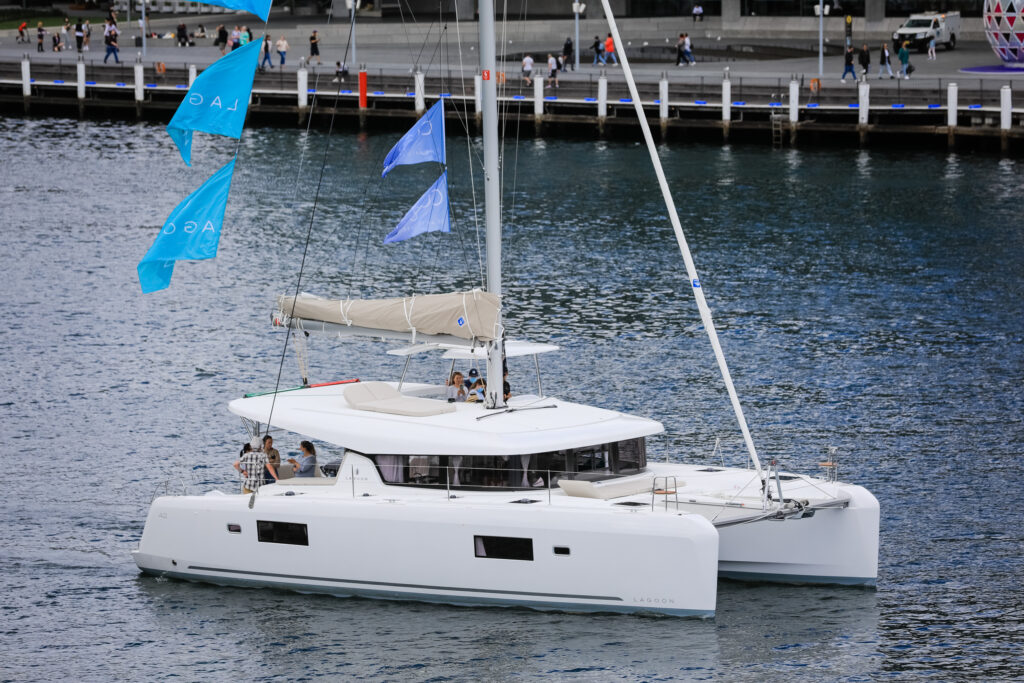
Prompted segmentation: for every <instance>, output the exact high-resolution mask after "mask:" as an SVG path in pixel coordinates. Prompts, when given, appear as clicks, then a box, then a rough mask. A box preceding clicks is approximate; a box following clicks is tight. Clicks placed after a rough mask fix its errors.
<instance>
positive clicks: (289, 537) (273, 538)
mask: <svg viewBox="0 0 1024 683" xmlns="http://www.w3.org/2000/svg"><path fill="white" fill-rule="evenodd" d="M256 536H257V538H259V540H260V543H284V544H287V545H309V535H308V534H307V532H306V525H305V524H295V523H293V522H266V521H263V520H257V521H256Z"/></svg>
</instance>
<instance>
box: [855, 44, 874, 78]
mask: <svg viewBox="0 0 1024 683" xmlns="http://www.w3.org/2000/svg"><path fill="white" fill-rule="evenodd" d="M857 61H858V62H859V63H860V71H861V78H862V79H863V80H865V81H866V80H867V79H868V72H869V71H871V51H870V50H868V45H867V43H865V44H864V45H862V46H861V48H860V54H859V55H857Z"/></svg>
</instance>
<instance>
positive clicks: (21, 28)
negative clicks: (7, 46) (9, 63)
mask: <svg viewBox="0 0 1024 683" xmlns="http://www.w3.org/2000/svg"><path fill="white" fill-rule="evenodd" d="M26 28H28V22H27V21H23V22H21V23H20V24H18V42H19V43H27V42H28V33H26V32H25V29H26Z"/></svg>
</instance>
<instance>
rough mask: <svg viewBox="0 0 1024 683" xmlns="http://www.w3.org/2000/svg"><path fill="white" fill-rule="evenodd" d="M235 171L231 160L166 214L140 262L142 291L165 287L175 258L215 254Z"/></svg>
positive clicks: (197, 258) (192, 258) (152, 290)
mask: <svg viewBox="0 0 1024 683" xmlns="http://www.w3.org/2000/svg"><path fill="white" fill-rule="evenodd" d="M234 170H235V160H234V159H232V160H231V161H229V162H228V163H227V164H226V165H225V166H224V167H222V168H221V169H220V170H219V171H217V172H216V173H214V174H213V175H212V176H210V178H209V180H207V181H206V182H205V183H203V184H202V185H200V187H199V189H198V190H196V191H195V192H193V193H192V194H190V195H189V196H188V197H186V198H185V201H183V202H182V203H181V204H178V206H177V207H176V208H175V209H174V211H172V212H171V215H170V216H168V217H167V221H166V222H165V223H164V226H163V228H161V229H160V234H159V235H157V236H156V240H155V241H154V242H153V246H151V247H150V248H149V251H147V252H146V255H145V256H143V257H142V260H141V261H140V262H139V267H138V271H139V284H140V285H142V292H143V294H148V293H150V292H155V291H158V290H161V289H166V288H167V286H168V285H170V284H171V274H172V273H173V272H174V262H175V261H178V260H191V261H198V260H201V259H209V258H213V257H214V256H216V255H217V245H218V244H219V243H220V230H221V226H222V225H223V223H224V209H225V208H226V207H227V202H228V191H229V190H230V189H231V176H232V174H233V173H234Z"/></svg>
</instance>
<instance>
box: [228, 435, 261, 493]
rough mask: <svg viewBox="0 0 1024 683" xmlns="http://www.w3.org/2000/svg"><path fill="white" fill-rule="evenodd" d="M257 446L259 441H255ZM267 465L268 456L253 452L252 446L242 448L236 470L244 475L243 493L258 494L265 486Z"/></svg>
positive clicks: (258, 451)
mask: <svg viewBox="0 0 1024 683" xmlns="http://www.w3.org/2000/svg"><path fill="white" fill-rule="evenodd" d="M255 441H256V443H257V445H258V444H259V440H258V439H256V440H255ZM266 465H267V454H266V453H264V452H263V451H260V450H253V447H252V444H248V443H247V444H245V445H244V446H242V452H241V453H239V454H238V460H236V461H235V465H234V467H235V469H236V470H238V471H239V472H241V473H242V493H256V492H257V491H259V490H260V486H261V485H262V484H263V468H264V467H266Z"/></svg>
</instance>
